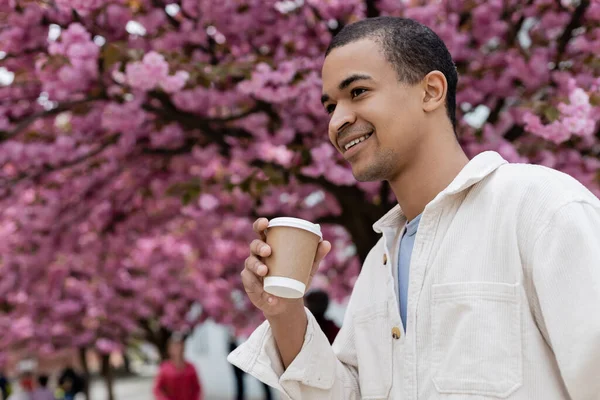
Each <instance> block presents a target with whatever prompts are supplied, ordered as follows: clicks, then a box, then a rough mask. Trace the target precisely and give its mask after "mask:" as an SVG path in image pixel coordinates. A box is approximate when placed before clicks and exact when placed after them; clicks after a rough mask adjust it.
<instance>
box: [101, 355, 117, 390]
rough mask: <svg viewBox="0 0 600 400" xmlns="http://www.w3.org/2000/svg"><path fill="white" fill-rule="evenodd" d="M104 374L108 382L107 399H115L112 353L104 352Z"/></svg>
mask: <svg viewBox="0 0 600 400" xmlns="http://www.w3.org/2000/svg"><path fill="white" fill-rule="evenodd" d="M102 376H103V377H104V382H105V383H106V393H107V394H108V397H107V400H115V393H114V388H113V386H114V385H113V384H114V381H113V370H112V367H111V365H110V354H102Z"/></svg>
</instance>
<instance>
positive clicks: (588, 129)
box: [523, 81, 600, 144]
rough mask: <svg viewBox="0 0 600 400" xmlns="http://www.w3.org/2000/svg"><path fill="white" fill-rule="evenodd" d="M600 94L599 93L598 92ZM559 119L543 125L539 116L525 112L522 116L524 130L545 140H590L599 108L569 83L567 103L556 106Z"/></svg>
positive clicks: (585, 94)
mask: <svg viewBox="0 0 600 400" xmlns="http://www.w3.org/2000/svg"><path fill="white" fill-rule="evenodd" d="M598 93H599V94H600V92H598ZM558 111H559V112H560V114H559V117H558V118H557V119H556V120H555V121H553V122H552V123H550V124H547V125H544V124H543V123H542V121H541V119H540V117H539V116H537V115H535V114H533V113H531V112H526V113H525V114H524V115H523V121H524V122H525V128H526V129H527V130H528V131H529V132H531V133H533V134H535V135H538V136H540V137H542V138H544V139H546V140H549V141H552V142H554V143H557V144H559V143H562V142H564V141H566V140H569V139H570V138H571V136H579V137H583V138H590V137H591V136H592V135H594V132H595V129H596V127H597V125H598V118H599V117H600V108H598V107H596V108H594V107H593V106H592V105H591V104H590V95H589V94H588V93H587V92H586V91H585V90H583V89H582V88H580V87H575V83H574V81H572V82H571V91H570V93H569V101H568V102H566V103H559V104H558Z"/></svg>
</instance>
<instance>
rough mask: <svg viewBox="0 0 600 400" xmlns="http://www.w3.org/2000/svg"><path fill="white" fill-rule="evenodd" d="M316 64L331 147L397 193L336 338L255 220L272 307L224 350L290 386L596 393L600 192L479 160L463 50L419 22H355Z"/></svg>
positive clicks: (258, 299) (524, 397) (253, 270)
mask: <svg viewBox="0 0 600 400" xmlns="http://www.w3.org/2000/svg"><path fill="white" fill-rule="evenodd" d="M322 73H323V96H322V102H323V105H324V107H325V108H326V110H327V111H328V113H329V114H330V123H329V139H330V140H331V142H332V144H333V146H335V147H336V148H337V150H338V151H340V153H341V154H342V155H343V157H344V158H345V159H346V160H347V161H348V163H349V164H350V166H351V167H352V172H353V174H354V176H355V177H356V179H357V180H359V181H386V182H388V183H389V185H390V186H391V188H392V190H393V192H394V194H395V196H396V198H397V200H398V203H399V205H398V206H396V207H395V208H394V209H392V210H391V211H390V212H389V213H388V214H386V215H385V216H384V217H383V218H382V219H381V220H379V221H378V222H376V223H375V225H374V229H375V231H377V232H379V233H381V234H382V238H381V240H380V241H379V242H378V243H377V244H376V245H375V247H374V248H373V249H372V250H371V252H370V253H369V255H368V257H367V259H366V260H365V263H364V265H363V269H362V271H361V274H360V276H359V278H358V280H357V282H356V285H355V287H354V290H353V292H352V296H351V298H350V302H349V304H348V308H347V311H346V316H345V319H344V323H343V326H342V329H341V331H340V332H339V334H338V336H337V338H336V340H335V342H334V343H333V346H330V345H329V342H328V340H327V338H326V336H325V335H324V334H323V332H322V331H321V330H320V328H319V326H318V324H317V323H316V321H315V318H314V317H313V316H312V315H311V313H310V312H309V311H308V310H307V309H305V308H304V307H303V303H302V300H301V299H299V300H286V299H281V298H277V297H273V296H271V295H269V294H268V293H266V292H264V291H263V289H262V278H263V277H264V276H265V275H266V273H267V267H266V266H265V265H264V263H263V258H264V257H267V256H269V254H270V252H271V249H270V248H269V246H268V245H267V244H266V243H265V242H264V238H265V237H264V231H265V229H266V227H267V224H268V221H267V220H266V219H264V218H261V219H258V220H257V221H256V222H255V224H254V228H255V230H256V232H257V233H258V234H259V235H260V239H257V240H254V241H253V242H252V243H251V244H250V251H251V255H250V257H248V259H247V260H246V263H245V268H244V270H243V272H242V281H243V283H244V287H245V289H246V292H247V294H248V296H249V298H250V300H251V301H252V302H253V304H254V305H255V306H256V307H258V308H259V309H260V310H261V311H262V312H263V313H264V315H265V317H266V319H267V321H265V323H264V324H263V325H261V326H260V327H259V328H258V329H257V330H256V331H255V332H254V333H253V335H252V336H251V337H250V338H249V340H248V341H247V342H246V343H244V344H243V345H242V346H240V347H239V348H238V349H236V350H235V351H233V352H232V353H231V354H230V356H229V361H230V362H232V363H234V364H235V365H237V366H238V367H239V368H241V369H243V370H244V371H246V372H248V373H250V374H252V375H254V376H255V377H257V378H258V379H260V380H262V381H264V382H265V383H267V384H269V385H271V386H273V387H275V388H277V389H278V390H279V391H281V393H283V395H284V397H285V398H287V399H309V400H312V399H315V400H317V399H318V400H321V399H340V400H348V399H359V398H363V399H398V400H404V399H410V400H417V399H424V400H425V399H427V400H432V399H440V400H442V399H448V400H449V399H456V400H458V399H461V400H462V399H473V400H476V399H477V400H479V399H512V400H531V399H540V400H559V399H560V400H566V399H574V400H575V399H581V400H583V399H596V398H598V394H599V393H600V380H599V379H597V374H598V371H600V313H599V312H598V311H597V307H598V304H600V245H599V243H600V201H599V200H598V199H597V198H596V197H595V196H594V195H593V194H592V193H590V192H589V191H588V190H587V189H586V188H585V187H583V186H582V185H581V184H580V183H578V182H577V181H575V180H574V179H573V178H571V177H569V176H567V175H565V174H562V173H560V172H557V171H554V170H551V169H548V168H544V167H541V166H533V165H521V164H509V163H507V162H506V161H505V160H503V159H502V158H501V157H500V155H498V154H497V153H494V152H484V153H482V154H479V155H478V156H476V157H475V158H473V159H472V160H469V159H468V158H467V156H466V155H465V153H464V152H463V150H462V149H461V147H460V145H459V143H458V141H457V139H456V134H455V130H456V117H455V109H456V100H455V92H456V84H457V73H456V69H455V67H454V63H453V61H452V58H451V56H450V54H449V52H448V50H447V49H446V46H445V45H444V43H443V42H442V41H441V40H440V38H439V37H438V36H437V35H435V34H434V33H433V32H432V31H431V30H430V29H428V28H427V27H425V26H423V25H421V24H419V23H417V22H415V21H412V20H410V19H402V18H391V17H383V18H374V19H367V20H364V21H360V22H357V23H355V24H352V25H349V26H347V27H345V28H344V29H343V30H342V31H341V32H340V33H339V34H338V35H337V36H336V37H335V38H334V39H333V41H332V43H331V45H330V47H329V49H328V51H327V55H326V58H325V62H324V65H323V71H322ZM357 207H360V204H357ZM330 249H331V244H330V243H329V242H327V241H323V242H322V243H321V244H320V246H319V249H318V250H317V256H316V260H315V263H314V265H313V271H312V273H313V274H314V273H315V272H316V270H317V268H318V266H319V263H320V261H321V260H322V259H323V257H325V256H326V255H327V253H328V252H329V250H330Z"/></svg>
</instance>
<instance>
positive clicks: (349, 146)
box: [344, 133, 371, 150]
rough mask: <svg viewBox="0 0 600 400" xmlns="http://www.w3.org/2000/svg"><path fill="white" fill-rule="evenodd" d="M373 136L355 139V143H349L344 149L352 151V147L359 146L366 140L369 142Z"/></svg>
mask: <svg viewBox="0 0 600 400" xmlns="http://www.w3.org/2000/svg"><path fill="white" fill-rule="evenodd" d="M370 136H371V134H370V133H369V134H368V135H364V136H361V137H359V138H357V139H354V140H353V141H351V142H350V143H348V144H347V145H346V146H344V149H346V150H348V149H350V148H351V147H352V146H355V145H357V144H359V143H360V142H364V141H365V140H367V139H368V138H369V137H370Z"/></svg>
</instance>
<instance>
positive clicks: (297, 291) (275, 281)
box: [263, 276, 306, 299]
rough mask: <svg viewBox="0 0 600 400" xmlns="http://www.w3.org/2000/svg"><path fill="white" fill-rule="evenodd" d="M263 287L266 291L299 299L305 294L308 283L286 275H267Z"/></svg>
mask: <svg viewBox="0 0 600 400" xmlns="http://www.w3.org/2000/svg"><path fill="white" fill-rule="evenodd" d="M263 289H264V291H265V292H267V293H270V294H272V295H274V296H277V297H283V298H285V299H299V298H300V297H302V296H304V292H305V291H306V285H305V284H304V283H302V282H300V281H297V280H295V279H292V278H286V277H284V276H267V277H266V278H265V279H264V281H263Z"/></svg>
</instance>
